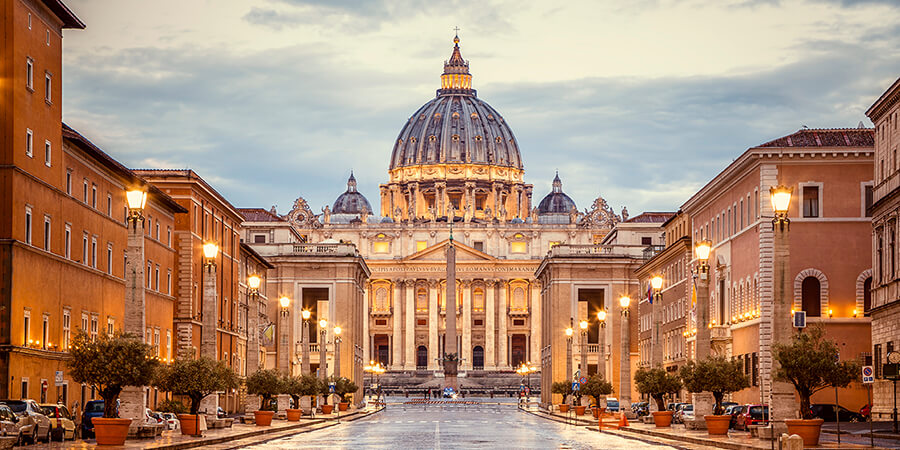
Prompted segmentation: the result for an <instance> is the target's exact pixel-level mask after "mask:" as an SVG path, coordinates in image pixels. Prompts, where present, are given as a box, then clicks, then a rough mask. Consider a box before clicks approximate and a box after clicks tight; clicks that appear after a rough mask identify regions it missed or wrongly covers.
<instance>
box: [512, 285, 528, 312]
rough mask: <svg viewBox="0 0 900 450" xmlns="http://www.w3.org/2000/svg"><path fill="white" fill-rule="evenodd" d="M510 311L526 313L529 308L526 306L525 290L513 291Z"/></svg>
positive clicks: (519, 288)
mask: <svg viewBox="0 0 900 450" xmlns="http://www.w3.org/2000/svg"><path fill="white" fill-rule="evenodd" d="M510 309H512V310H514V311H525V310H526V309H527V306H526V305H525V289H522V288H521V287H517V288H515V289H513V295H512V302H511V303H510Z"/></svg>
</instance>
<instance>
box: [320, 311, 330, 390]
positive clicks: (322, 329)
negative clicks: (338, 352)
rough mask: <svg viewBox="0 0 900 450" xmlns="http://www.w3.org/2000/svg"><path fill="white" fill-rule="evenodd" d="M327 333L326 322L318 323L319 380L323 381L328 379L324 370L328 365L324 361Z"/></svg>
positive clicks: (323, 320)
mask: <svg viewBox="0 0 900 450" xmlns="http://www.w3.org/2000/svg"><path fill="white" fill-rule="evenodd" d="M327 332H328V321H327V320H325V319H322V320H320V321H319V378H321V379H323V380H325V379H327V378H328V375H327V373H326V372H327V371H326V368H327V366H328V364H327V363H326V361H325V358H326V356H327V355H326V353H325V351H326V348H325V347H326V346H325V338H326V335H327Z"/></svg>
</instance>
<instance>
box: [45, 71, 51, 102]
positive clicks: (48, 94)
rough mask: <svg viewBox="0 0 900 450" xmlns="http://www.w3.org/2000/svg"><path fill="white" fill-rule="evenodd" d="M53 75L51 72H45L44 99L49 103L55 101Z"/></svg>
mask: <svg viewBox="0 0 900 450" xmlns="http://www.w3.org/2000/svg"><path fill="white" fill-rule="evenodd" d="M52 91H53V75H50V72H46V73H44V100H45V101H46V102H47V103H52V102H53V94H52Z"/></svg>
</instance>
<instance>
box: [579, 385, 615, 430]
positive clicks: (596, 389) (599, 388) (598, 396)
mask: <svg viewBox="0 0 900 450" xmlns="http://www.w3.org/2000/svg"><path fill="white" fill-rule="evenodd" d="M612 391H613V386H612V383H610V382H609V381H606V380H605V379H603V377H602V376H600V374H594V375H592V376H591V377H590V378H588V380H587V383H585V384H584V386H582V387H581V392H582V393H583V394H584V395H587V396H590V397H594V402H595V403H594V405H595V407H594V408H592V409H591V411H592V412H593V414H594V418H595V419H599V418H600V415H601V414H603V410H605V409H606V396H607V395H609V394H612Z"/></svg>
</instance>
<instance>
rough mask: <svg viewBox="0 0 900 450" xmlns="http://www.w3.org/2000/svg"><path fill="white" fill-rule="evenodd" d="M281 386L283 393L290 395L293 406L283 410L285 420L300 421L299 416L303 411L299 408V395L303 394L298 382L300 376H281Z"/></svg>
mask: <svg viewBox="0 0 900 450" xmlns="http://www.w3.org/2000/svg"><path fill="white" fill-rule="evenodd" d="M281 386H282V388H284V393H285V394H287V395H290V396H291V401H292V402H293V406H294V407H293V408H287V409H286V410H285V412H286V413H287V420H288V421H289V422H298V421H300V416H301V415H302V413H303V411H301V410H300V397H301V396H302V395H303V392H302V388H303V387H302V386H301V384H300V378H298V377H294V376H290V375H285V376H284V377H282V378H281Z"/></svg>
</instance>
